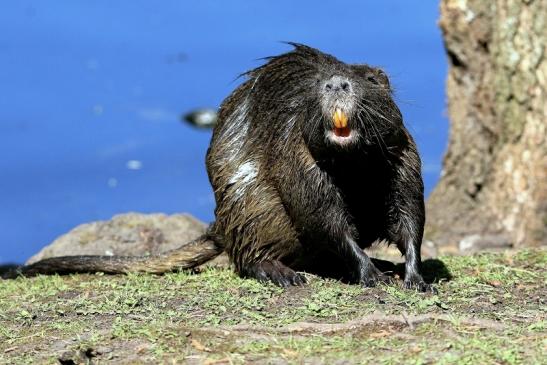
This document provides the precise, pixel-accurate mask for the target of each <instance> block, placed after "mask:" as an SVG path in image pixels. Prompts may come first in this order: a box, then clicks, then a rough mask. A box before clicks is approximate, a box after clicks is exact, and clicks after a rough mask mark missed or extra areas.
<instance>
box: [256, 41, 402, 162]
mask: <svg viewBox="0 0 547 365" xmlns="http://www.w3.org/2000/svg"><path fill="white" fill-rule="evenodd" d="M293 45H294V46H295V49H294V50H293V51H291V52H288V53H285V54H282V55H280V56H275V57H270V58H268V62H267V63H266V64H265V65H263V66H261V67H259V68H257V69H255V70H252V71H250V72H249V73H248V75H249V77H250V80H249V82H250V83H251V84H252V89H251V95H250V96H251V98H252V99H254V100H253V101H254V103H253V105H255V106H256V105H258V106H260V110H254V113H252V114H253V115H254V116H257V114H258V115H262V116H263V117H262V118H259V119H262V120H264V121H266V122H267V123H268V124H276V123H277V122H279V123H280V125H278V126H277V127H278V128H281V129H284V133H294V132H295V129H298V130H300V132H301V134H302V136H303V137H304V140H305V141H306V143H307V144H308V146H309V147H310V149H313V150H320V151H322V152H324V151H330V150H333V149H334V150H336V149H338V150H339V149H344V150H353V149H355V148H361V147H365V146H367V145H378V144H379V143H385V140H386V138H387V137H388V136H389V135H390V134H392V133H394V132H396V131H397V130H398V129H399V127H400V126H402V118H401V113H400V111H399V109H398V108H397V106H396V104H395V102H394V101H393V99H392V90H391V87H390V84H389V80H388V77H387V76H386V74H385V73H384V72H383V71H382V70H381V69H379V68H376V67H372V66H368V65H365V64H346V63H343V62H341V61H339V60H338V59H336V58H335V57H333V56H330V55H328V54H325V53H322V52H320V51H318V50H316V49H314V48H311V47H307V46H304V45H300V44H293Z"/></svg>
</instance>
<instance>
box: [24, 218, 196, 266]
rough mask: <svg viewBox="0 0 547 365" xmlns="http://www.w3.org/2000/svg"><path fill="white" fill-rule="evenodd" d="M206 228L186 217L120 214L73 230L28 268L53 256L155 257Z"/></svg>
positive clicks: (32, 259)
mask: <svg viewBox="0 0 547 365" xmlns="http://www.w3.org/2000/svg"><path fill="white" fill-rule="evenodd" d="M206 228H207V224H205V223H203V222H201V221H200V220H198V219H196V218H194V217H192V216H191V215H189V214H173V215H169V216H168V215H165V214H141V213H126V214H120V215H116V216H114V217H113V218H112V219H111V220H109V221H97V222H91V223H86V224H82V225H80V226H78V227H76V228H74V229H73V230H71V231H70V232H68V233H66V234H64V235H62V236H61V237H59V238H57V239H56V240H55V241H53V243H51V244H50V245H48V246H46V247H45V248H43V249H42V250H41V251H40V252H39V253H37V254H36V255H34V256H32V257H31V258H30V259H29V260H28V261H27V264H31V263H33V262H36V261H39V260H41V259H45V258H48V257H55V256H72V255H127V256H140V255H147V254H157V253H161V252H165V251H168V250H171V249H174V248H177V247H180V246H182V245H184V244H185V243H188V242H189V241H191V240H193V239H195V238H197V237H199V236H200V235H201V234H203V233H204V232H205V230H206Z"/></svg>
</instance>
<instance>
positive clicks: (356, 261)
mask: <svg viewBox="0 0 547 365" xmlns="http://www.w3.org/2000/svg"><path fill="white" fill-rule="evenodd" d="M291 44H292V45H293V46H294V49H293V50H292V51H290V52H287V53H285V54H281V55H279V56H275V57H269V58H267V62H266V63H265V64H264V65H262V66H260V67H258V68H256V69H254V70H251V71H249V72H247V73H246V74H245V76H246V77H247V80H246V81H245V82H244V83H243V84H242V85H240V86H239V87H238V88H237V89H236V90H235V91H234V92H233V93H232V94H231V95H230V96H229V97H228V98H227V99H226V100H225V101H224V102H223V103H222V105H221V107H220V110H219V117H218V122H217V124H216V125H215V128H214V132H213V137H212V141H211V144H210V147H209V149H208V151H207V158H206V163H207V172H208V174H209V179H210V181H211V184H212V186H213V189H214V193H215V199H216V209H215V215H216V220H215V222H214V223H212V224H211V226H210V227H209V229H208V232H207V233H206V234H205V235H204V236H203V237H200V238H199V239H197V240H195V241H194V242H192V243H190V244H187V245H185V246H183V247H181V248H179V249H176V250H174V251H170V252H167V253H164V254H161V255H157V256H149V257H106V256H74V257H55V258H49V259H45V260H42V261H39V262H37V263H34V264H32V265H29V266H25V267H22V268H21V269H20V273H21V274H23V275H34V274H38V273H53V272H56V273H67V272H90V271H91V272H93V271H102V272H107V273H126V272H151V273H164V272H167V271H173V270H180V269H183V268H190V267H194V266H196V265H199V264H201V263H204V262H206V261H208V260H210V259H211V258H213V257H215V256H217V255H218V254H220V253H221V252H223V251H226V253H227V254H228V256H229V258H230V261H231V263H232V264H233V266H234V267H235V270H236V271H237V273H238V274H239V275H241V276H242V277H250V278H255V279H258V280H261V281H272V282H273V283H275V284H277V285H281V286H289V285H301V284H303V283H305V278H304V276H303V275H301V274H300V273H299V272H302V271H304V272H310V273H315V274H319V275H323V276H330V277H335V278H340V279H344V280H347V281H349V282H353V283H360V284H362V285H364V286H374V285H376V284H377V283H378V282H386V281H389V278H388V277H387V276H386V275H384V274H383V273H382V272H380V271H379V270H378V269H377V268H376V267H375V266H374V264H373V263H372V261H371V259H370V258H369V257H368V256H367V255H366V253H365V252H364V251H363V249H364V248H366V247H369V246H371V245H372V244H373V243H374V242H377V241H387V242H389V243H394V244H396V245H397V247H398V248H399V250H400V251H401V253H402V254H403V255H405V259H406V263H405V272H406V274H405V279H404V285H405V287H407V288H415V289H418V290H420V291H427V290H434V289H433V288H432V286H431V285H429V284H426V283H425V282H424V280H423V279H422V276H421V273H420V265H421V259H420V246H421V242H422V234H423V227H424V220H425V213H424V198H423V182H422V177H421V162H420V158H419V156H418V152H417V148H416V145H415V143H414V141H413V139H412V137H411V136H410V134H409V132H408V131H407V129H406V128H405V126H404V125H403V120H402V116H401V112H400V111H399V108H398V107H397V105H396V104H395V102H394V101H393V97H392V90H391V87H390V84H389V81H388V78H387V76H386V74H385V73H384V72H383V71H382V70H381V69H379V68H375V67H371V66H368V65H365V64H345V63H343V62H341V61H339V60H337V59H336V58H335V57H333V56H330V55H327V54H325V53H322V52H320V51H319V50H316V49H314V48H311V47H308V46H305V45H301V44H293V43H291Z"/></svg>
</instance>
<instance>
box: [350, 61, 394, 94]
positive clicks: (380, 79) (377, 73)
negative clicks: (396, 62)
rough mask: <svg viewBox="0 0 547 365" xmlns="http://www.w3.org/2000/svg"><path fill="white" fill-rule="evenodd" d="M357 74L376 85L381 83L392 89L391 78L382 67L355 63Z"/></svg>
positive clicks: (354, 67)
mask: <svg viewBox="0 0 547 365" xmlns="http://www.w3.org/2000/svg"><path fill="white" fill-rule="evenodd" d="M352 67H353V69H354V70H355V72H356V73H357V75H359V76H360V77H362V78H364V79H365V81H366V82H370V83H372V84H375V85H380V86H383V87H384V88H386V89H387V90H391V85H390V84H389V78H388V77H387V74H386V73H385V72H384V70H382V69H381V68H377V67H371V66H369V65H364V64H362V65H353V66H352Z"/></svg>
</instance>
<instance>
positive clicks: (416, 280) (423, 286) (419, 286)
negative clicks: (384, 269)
mask: <svg viewBox="0 0 547 365" xmlns="http://www.w3.org/2000/svg"><path fill="white" fill-rule="evenodd" d="M403 286H404V287H405V289H414V290H416V291H418V292H422V293H433V294H438V291H437V288H435V287H434V286H433V284H428V283H426V282H425V281H424V279H423V278H422V277H421V276H420V275H408V276H407V277H405V281H404V283H403Z"/></svg>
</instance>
